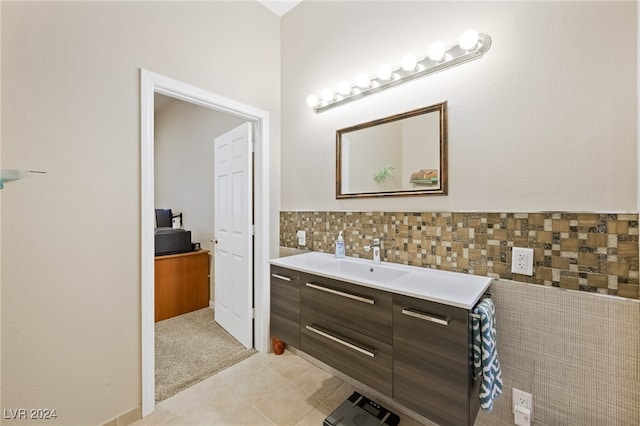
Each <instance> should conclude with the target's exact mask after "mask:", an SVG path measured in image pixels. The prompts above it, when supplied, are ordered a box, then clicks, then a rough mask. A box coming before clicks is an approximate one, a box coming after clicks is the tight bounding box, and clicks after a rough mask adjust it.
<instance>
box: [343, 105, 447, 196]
mask: <svg viewBox="0 0 640 426" xmlns="http://www.w3.org/2000/svg"><path fill="white" fill-rule="evenodd" d="M336 150H337V152H336V198H356V197H380V196H388V195H428V194H432V195H444V194H446V193H447V161H446V160H447V102H446V101H445V102H442V103H439V104H436V105H432V106H429V107H426V108H420V109H417V110H414V111H409V112H406V113H402V114H397V115H394V116H391V117H386V118H382V119H379V120H375V121H371V122H368V123H362V124H358V125H356V126H352V127H348V128H345V129H340V130H338V131H337V132H336Z"/></svg>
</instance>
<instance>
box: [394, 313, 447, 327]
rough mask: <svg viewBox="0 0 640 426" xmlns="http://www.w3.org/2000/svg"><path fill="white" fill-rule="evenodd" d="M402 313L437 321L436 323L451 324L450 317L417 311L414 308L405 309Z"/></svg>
mask: <svg viewBox="0 0 640 426" xmlns="http://www.w3.org/2000/svg"><path fill="white" fill-rule="evenodd" d="M402 313H403V314H405V315H409V316H410V317H414V318H419V319H421V320H425V321H431V322H435V323H436V324H441V325H449V319H450V318H449V317H443V316H440V315H432V314H426V313H424V312H420V311H416V310H413V309H403V310H402Z"/></svg>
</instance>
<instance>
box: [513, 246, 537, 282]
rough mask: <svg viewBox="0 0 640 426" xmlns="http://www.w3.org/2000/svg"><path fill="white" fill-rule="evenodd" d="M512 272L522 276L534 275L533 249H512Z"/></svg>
mask: <svg viewBox="0 0 640 426" xmlns="http://www.w3.org/2000/svg"><path fill="white" fill-rule="evenodd" d="M511 272H513V273H514V274H521V275H528V276H532V275H533V249H531V248H524V247H514V248H513V249H511Z"/></svg>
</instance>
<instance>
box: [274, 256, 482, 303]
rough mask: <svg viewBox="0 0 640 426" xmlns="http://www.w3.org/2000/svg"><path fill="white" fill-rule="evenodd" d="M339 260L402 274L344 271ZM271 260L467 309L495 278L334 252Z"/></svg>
mask: <svg viewBox="0 0 640 426" xmlns="http://www.w3.org/2000/svg"><path fill="white" fill-rule="evenodd" d="M336 262H343V263H350V264H352V266H355V267H356V268H357V267H358V266H357V265H366V267H368V268H367V269H369V270H371V269H373V270H376V268H379V269H384V270H385V271H384V272H388V273H391V274H392V275H393V273H394V272H396V273H398V274H400V273H403V274H402V275H401V276H399V277H397V278H395V279H391V280H386V281H385V282H383V281H380V280H376V279H368V278H367V277H366V276H364V275H363V274H362V273H355V272H350V269H348V268H345V269H344V270H341V268H340V266H343V265H339V264H338V263H336ZM269 263H271V264H272V265H277V266H282V267H284V268H290V269H294V270H297V271H301V272H307V273H310V274H314V275H320V276H323V277H327V278H333V279H337V280H341V281H347V282H350V283H353V284H358V285H363V286H367V287H371V288H377V289H380V290H385V291H389V292H392V293H397V294H402V295H405V296H411V297H416V298H419V299H425V300H430V301H432V302H438V303H443V304H446V305H451V306H456V307H459V308H464V309H472V308H473V306H474V305H475V304H476V303H477V302H478V300H480V297H481V296H482V294H483V293H484V292H485V291H487V289H488V288H489V286H490V285H491V281H492V279H491V278H489V277H482V276H477V275H469V274H463V273H459V272H449V271H441V270H437V269H429V268H420V267H417V266H408V265H401V264H397V263H388V262H382V263H381V264H379V265H376V264H374V263H373V261H371V260H369V259H360V258H355V257H346V258H342V259H337V258H336V257H335V256H333V255H332V254H328V253H319V252H308V253H304V254H297V255H294V256H287V257H280V258H276V259H271V260H270V261H269ZM362 267H363V266H360V268H361V269H362ZM373 270H372V272H373ZM365 274H366V272H365Z"/></svg>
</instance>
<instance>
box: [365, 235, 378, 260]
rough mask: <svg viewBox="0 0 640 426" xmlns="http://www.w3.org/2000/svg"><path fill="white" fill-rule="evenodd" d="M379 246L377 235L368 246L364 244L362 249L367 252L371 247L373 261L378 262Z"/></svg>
mask: <svg viewBox="0 0 640 426" xmlns="http://www.w3.org/2000/svg"><path fill="white" fill-rule="evenodd" d="M380 247H381V243H380V238H377V237H374V238H373V243H372V244H371V245H370V246H364V251H366V252H367V253H368V252H370V251H371V249H373V263H375V264H379V263H380Z"/></svg>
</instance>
